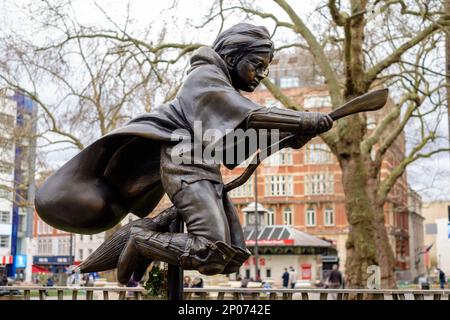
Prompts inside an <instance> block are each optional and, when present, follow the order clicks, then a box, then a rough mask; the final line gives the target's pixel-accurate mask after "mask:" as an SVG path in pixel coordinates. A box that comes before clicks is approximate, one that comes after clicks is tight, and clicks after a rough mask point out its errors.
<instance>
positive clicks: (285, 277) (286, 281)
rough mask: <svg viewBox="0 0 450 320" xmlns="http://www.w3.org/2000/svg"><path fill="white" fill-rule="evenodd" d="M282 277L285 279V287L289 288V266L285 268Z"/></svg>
mask: <svg viewBox="0 0 450 320" xmlns="http://www.w3.org/2000/svg"><path fill="white" fill-rule="evenodd" d="M281 278H282V279H283V288H285V289H287V288H288V285H289V272H288V269H287V268H284V273H283V275H282V276H281Z"/></svg>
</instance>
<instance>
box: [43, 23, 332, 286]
mask: <svg viewBox="0 0 450 320" xmlns="http://www.w3.org/2000/svg"><path fill="white" fill-rule="evenodd" d="M273 51H274V46H273V43H272V41H271V39H270V34H269V32H268V30H267V29H266V28H265V27H262V26H253V25H250V24H246V23H241V24H237V25H235V26H233V27H231V28H230V29H228V30H225V31H223V32H222V33H221V34H220V35H219V36H218V38H217V39H216V40H215V42H214V44H213V45H212V47H211V48H209V47H202V48H200V49H198V50H197V51H196V52H195V53H194V54H193V56H192V57H191V60H190V62H191V67H190V69H189V71H188V75H187V77H186V79H185V81H184V83H183V86H182V87H181V89H180V90H179V92H178V95H177V96H176V98H175V99H174V100H173V101H172V102H170V103H168V104H166V105H161V106H159V107H157V108H155V109H154V110H153V111H152V112H150V113H148V114H144V115H142V116H139V117H137V118H135V119H133V120H131V121H130V122H129V123H128V124H127V125H125V126H124V127H122V128H119V129H117V130H115V131H113V132H111V133H109V134H107V135H106V136H104V137H102V138H100V139H99V140H97V141H96V142H94V143H93V144H91V145H90V146H88V147H87V148H86V149H84V150H83V151H81V152H80V153H79V154H78V155H76V156H75V157H74V158H73V159H71V160H70V161H68V162H67V163H66V164H65V165H64V166H63V167H61V168H60V169H59V170H58V171H56V172H55V173H54V174H53V175H51V176H50V177H49V178H48V179H47V180H46V181H45V182H44V183H43V185H42V186H41V187H40V188H39V189H38V191H37V193H36V200H35V204H36V210H37V212H38V214H39V216H40V217H41V218H42V219H43V220H44V221H45V222H46V223H48V224H50V225H52V226H54V227H55V228H58V229H61V230H65V231H68V232H74V233H84V234H93V233H98V232H102V231H105V230H108V229H110V228H112V227H113V226H115V225H116V224H117V223H119V222H120V221H121V220H122V219H123V218H124V216H125V215H127V214H128V213H130V212H131V213H133V214H135V215H137V216H139V217H141V218H144V217H146V216H147V215H149V214H150V213H151V212H152V211H153V209H154V208H155V207H156V206H157V204H158V203H159V201H160V200H161V198H162V197H163V195H164V194H165V193H167V195H168V196H169V198H170V200H171V201H172V203H173V205H174V206H173V207H172V208H170V209H169V210H166V211H164V212H162V213H161V214H160V215H158V216H156V217H155V218H154V219H150V218H145V219H141V220H137V222H136V223H133V224H132V225H130V226H129V227H127V228H126V230H125V229H122V230H121V231H120V232H119V233H118V234H117V235H115V236H113V237H112V239H110V240H107V241H106V242H105V244H104V245H102V246H101V247H100V248H98V249H97V251H96V252H94V254H92V257H89V258H88V259H87V260H86V261H84V262H83V263H82V264H81V265H80V268H81V272H94V271H102V270H106V269H111V268H115V267H117V268H118V274H119V281H120V282H122V283H127V282H128V280H129V279H130V276H133V278H134V280H136V281H138V280H140V278H141V277H142V275H143V273H144V271H145V269H146V268H147V266H148V265H149V263H151V261H153V260H157V261H164V262H168V263H171V264H174V265H178V266H180V267H182V268H183V269H186V270H198V271H199V272H200V273H202V274H205V275H213V274H219V273H232V272H236V271H237V270H238V269H239V267H240V266H241V265H242V263H243V262H244V261H245V260H246V259H247V258H248V257H249V255H250V253H249V251H248V250H247V249H246V247H245V241H244V236H243V231H242V227H241V225H240V222H239V220H238V216H237V212H236V209H235V207H234V205H233V203H232V202H231V200H230V198H229V196H228V194H227V192H226V189H224V183H223V180H222V176H221V173H220V163H217V162H216V161H209V160H210V159H206V158H203V157H202V156H200V157H195V159H194V161H184V162H183V161H182V162H181V163H180V161H178V160H179V158H177V157H176V155H177V152H178V151H179V150H177V148H178V147H179V143H180V141H179V139H178V140H177V139H174V133H175V132H184V136H183V137H184V138H186V137H190V138H192V140H193V141H197V142H200V145H201V149H202V150H204V149H205V148H206V147H207V146H208V145H209V144H210V143H211V142H214V143H215V145H221V146H222V147H223V145H224V142H223V141H224V140H225V137H226V135H227V134H228V133H229V132H232V131H233V130H236V129H242V130H244V131H245V130H256V131H257V132H269V131H268V130H277V131H278V132H279V133H280V137H286V136H288V137H289V138H288V139H287V140H285V141H284V142H285V143H284V145H283V147H293V148H300V147H301V146H303V145H304V144H305V143H306V142H307V141H308V140H309V139H311V138H312V137H314V136H315V135H318V134H321V133H323V132H326V131H327V130H330V128H331V127H332V125H333V120H332V119H331V117H330V116H328V115H326V114H321V113H313V112H298V111H293V110H289V109H284V108H275V107H272V108H266V107H263V106H260V105H258V104H256V103H254V102H252V101H251V100H249V99H248V98H246V97H244V96H243V95H242V94H241V93H240V91H246V92H253V91H254V90H255V88H256V87H257V86H258V85H259V83H260V82H261V80H262V79H264V78H265V77H266V76H267V74H268V66H269V64H270V62H271V61H272V58H273ZM196 123H200V124H201V126H202V129H203V132H206V131H207V130H214V132H216V134H215V137H214V138H213V139H211V137H209V138H207V137H205V136H202V135H199V134H197V133H195V130H194V129H195V128H194V127H195V125H196ZM217 132H218V134H217ZM175 136H176V135H175ZM230 149H233V146H231V148H230V146H229V145H226V146H225V147H223V149H222V150H223V151H224V152H225V153H226V152H227V150H230ZM191 151H192V150H191ZM225 155H226V154H224V156H225ZM244 158H245V157H244ZM241 160H242V159H240V160H237V161H233V162H232V163H230V162H226V161H224V162H223V165H225V166H226V167H227V168H230V169H232V168H234V167H236V166H237V165H238V164H239V162H240V161H241ZM175 217H180V218H181V219H182V221H183V222H184V223H185V224H186V227H187V233H171V232H167V231H168V227H167V226H168V225H169V224H170V222H171V221H173V220H174V218H175Z"/></svg>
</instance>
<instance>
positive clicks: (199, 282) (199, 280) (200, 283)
mask: <svg viewBox="0 0 450 320" xmlns="http://www.w3.org/2000/svg"><path fill="white" fill-rule="evenodd" d="M191 288H203V279H202V278H200V277H195V279H194V281H193V282H192V287H191Z"/></svg>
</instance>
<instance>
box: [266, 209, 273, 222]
mask: <svg viewBox="0 0 450 320" xmlns="http://www.w3.org/2000/svg"><path fill="white" fill-rule="evenodd" d="M266 225H268V226H273V225H275V209H274V208H273V207H271V208H269V209H267V213H266Z"/></svg>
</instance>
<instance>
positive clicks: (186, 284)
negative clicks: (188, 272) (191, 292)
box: [183, 276, 191, 288]
mask: <svg viewBox="0 0 450 320" xmlns="http://www.w3.org/2000/svg"><path fill="white" fill-rule="evenodd" d="M190 286H191V277H189V276H185V277H184V280H183V287H184V288H189V287H190Z"/></svg>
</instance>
